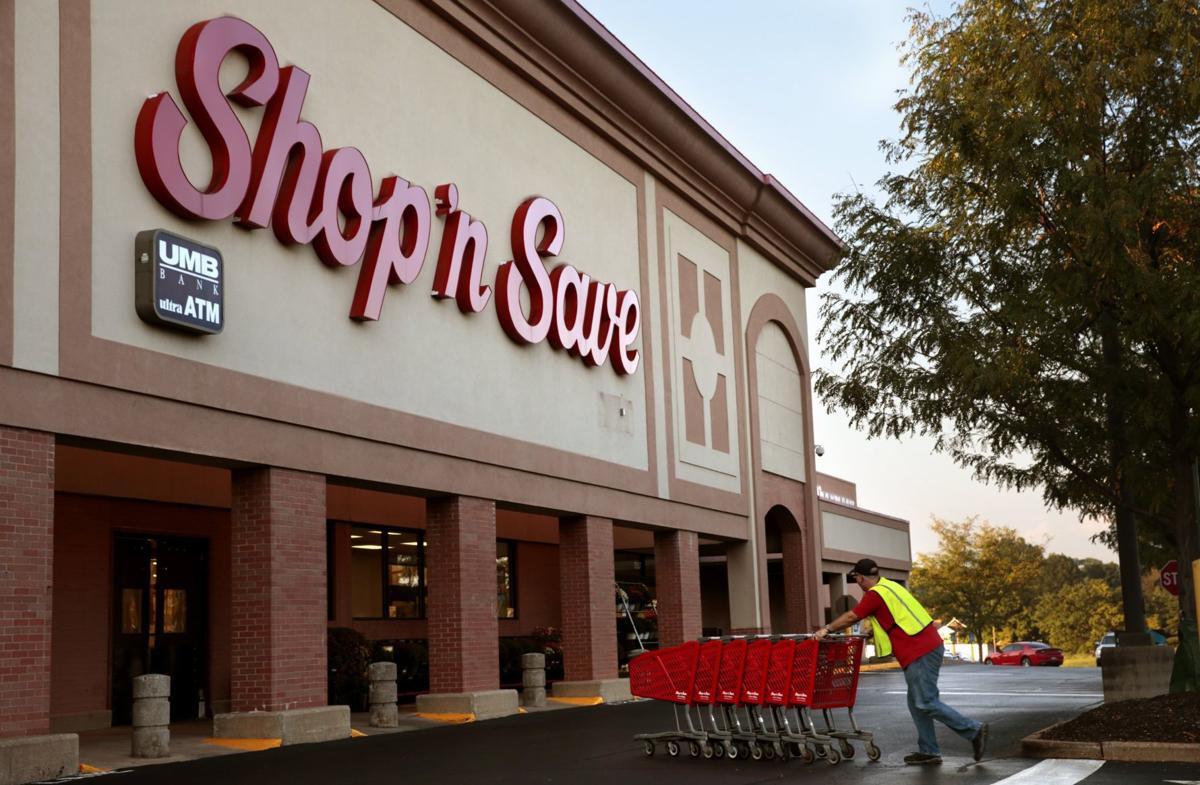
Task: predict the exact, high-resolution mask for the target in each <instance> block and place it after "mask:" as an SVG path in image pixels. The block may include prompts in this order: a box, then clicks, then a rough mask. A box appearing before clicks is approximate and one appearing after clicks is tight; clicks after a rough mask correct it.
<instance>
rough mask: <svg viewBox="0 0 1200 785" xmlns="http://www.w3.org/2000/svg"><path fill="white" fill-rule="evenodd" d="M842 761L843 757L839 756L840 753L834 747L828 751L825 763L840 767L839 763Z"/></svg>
mask: <svg viewBox="0 0 1200 785" xmlns="http://www.w3.org/2000/svg"><path fill="white" fill-rule="evenodd" d="M841 760H842V756H841V755H839V754H838V751H837V750H835V749H834V748H833V747H830V748H829V749H828V750H826V752H825V762H826V763H828V764H829V765H830V766H836V765H838V763H840V762H841Z"/></svg>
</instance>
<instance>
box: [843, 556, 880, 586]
mask: <svg viewBox="0 0 1200 785" xmlns="http://www.w3.org/2000/svg"><path fill="white" fill-rule="evenodd" d="M878 574H879V565H878V564H876V563H875V560H874V559H859V560H858V561H857V562H855V564H854V566H853V567H851V568H850V572H848V573H846V580H848V581H852V580H854V576H855V575H878Z"/></svg>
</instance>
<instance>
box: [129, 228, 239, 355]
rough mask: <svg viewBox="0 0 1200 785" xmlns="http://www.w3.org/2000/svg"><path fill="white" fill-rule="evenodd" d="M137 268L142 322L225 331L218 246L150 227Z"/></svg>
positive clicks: (138, 245)
mask: <svg viewBox="0 0 1200 785" xmlns="http://www.w3.org/2000/svg"><path fill="white" fill-rule="evenodd" d="M133 265H134V275H133V279H134V304H135V307H136V309H137V314H138V316H140V317H141V318H142V321H144V322H148V323H149V324H162V325H166V326H168V327H174V328H176V329H179V330H185V331H187V332H193V333H210V334H212V333H219V332H221V330H222V329H224V327H225V316H224V314H225V311H224V308H223V304H224V302H225V293H224V291H225V281H224V277H223V275H224V262H223V261H222V259H221V252H220V251H218V250H217V249H216V248H210V247H208V246H207V245H201V244H200V243H197V242H194V241H192V240H188V239H187V238H184V237H180V236H179V235H176V234H171V233H170V232H167V231H163V230H162V229H152V230H149V231H145V232H138V236H137V240H136V241H135V242H134V262H133Z"/></svg>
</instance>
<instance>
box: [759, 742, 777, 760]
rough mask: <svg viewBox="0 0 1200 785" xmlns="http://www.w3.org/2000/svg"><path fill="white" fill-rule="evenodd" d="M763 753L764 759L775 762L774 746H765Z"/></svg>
mask: <svg viewBox="0 0 1200 785" xmlns="http://www.w3.org/2000/svg"><path fill="white" fill-rule="evenodd" d="M762 751H763V757H764V758H766V759H767V760H775V745H774V744H764V745H763V748H762Z"/></svg>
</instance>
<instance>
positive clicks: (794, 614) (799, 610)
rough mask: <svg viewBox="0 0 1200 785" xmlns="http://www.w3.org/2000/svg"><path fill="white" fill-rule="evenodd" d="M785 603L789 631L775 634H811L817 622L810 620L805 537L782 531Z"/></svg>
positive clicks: (798, 533) (796, 533)
mask: <svg viewBox="0 0 1200 785" xmlns="http://www.w3.org/2000/svg"><path fill="white" fill-rule="evenodd" d="M779 538H780V540H782V544H783V601H784V609H785V611H786V617H785V618H786V619H787V622H786V623H787V629H786V630H774V632H811V631H812V628H813V627H814V626H816V620H815V619H814V620H810V619H809V618H808V569H807V566H806V562H805V560H804V535H803V534H802V533H800V532H798V531H782V532H780V533H779Z"/></svg>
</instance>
